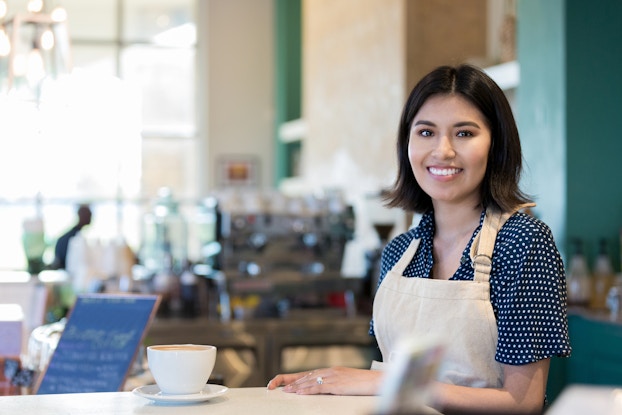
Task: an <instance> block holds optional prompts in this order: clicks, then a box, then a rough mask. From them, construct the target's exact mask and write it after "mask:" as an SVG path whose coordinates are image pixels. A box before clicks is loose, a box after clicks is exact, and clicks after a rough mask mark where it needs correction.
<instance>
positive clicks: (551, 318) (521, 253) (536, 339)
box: [491, 213, 571, 365]
mask: <svg viewBox="0 0 622 415" xmlns="http://www.w3.org/2000/svg"><path fill="white" fill-rule="evenodd" d="M491 289H492V290H491V302H492V304H493V308H494V309H495V313H496V316H497V327H498V334H499V339H498V343H497V351H496V355H495V359H496V360H497V361H498V362H500V363H505V364H512V365H520V364H527V363H532V362H535V361H538V360H541V359H545V358H549V357H553V356H569V355H570V351H571V348H570V341H569V337H568V320H567V311H566V280H565V271H564V265H563V262H562V259H561V256H560V254H559V251H558V250H557V247H556V245H555V241H554V239H553V236H552V233H551V231H550V229H549V228H548V226H547V225H546V224H544V223H543V222H541V221H540V220H538V219H536V218H533V217H531V216H528V215H525V214H523V213H519V214H516V215H514V216H512V217H511V218H510V219H509V220H508V222H507V223H506V224H505V225H504V226H503V228H502V229H501V231H500V232H499V235H498V237H497V242H496V244H495V251H494V253H493V271H492V274H491Z"/></svg>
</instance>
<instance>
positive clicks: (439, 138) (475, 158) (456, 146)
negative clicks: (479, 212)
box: [408, 94, 491, 207]
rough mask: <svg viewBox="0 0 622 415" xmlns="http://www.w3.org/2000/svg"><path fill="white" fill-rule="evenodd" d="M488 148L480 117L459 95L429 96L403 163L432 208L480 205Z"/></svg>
mask: <svg viewBox="0 0 622 415" xmlns="http://www.w3.org/2000/svg"><path fill="white" fill-rule="evenodd" d="M490 145H491V137H490V128H489V127H488V122H487V120H486V119H485V118H484V116H483V114H482V113H481V112H480V111H479V110H478V109H477V107H475V106H474V105H473V104H471V103H470V102H469V101H467V100H466V99H465V98H463V97H462V96H460V95H455V94H452V95H433V96H431V97H430V98H428V100H427V101H426V102H425V103H424V104H423V106H422V107H421V109H420V110H419V112H418V113H417V115H416V116H415V118H414V120H413V122H412V127H411V129H410V139H409V143H408V158H409V160H410V165H411V167H412V170H413V172H414V174H415V179H416V180H417V182H418V183H419V185H420V186H421V188H422V189H423V190H424V191H425V192H426V193H427V194H428V195H429V196H430V197H431V198H432V202H433V204H434V206H435V207H437V206H438V205H439V203H443V204H452V205H457V204H470V206H476V205H479V204H480V202H481V193H480V189H481V184H482V181H483V179H484V174H485V173H486V165H487V160H488V151H489V149H490Z"/></svg>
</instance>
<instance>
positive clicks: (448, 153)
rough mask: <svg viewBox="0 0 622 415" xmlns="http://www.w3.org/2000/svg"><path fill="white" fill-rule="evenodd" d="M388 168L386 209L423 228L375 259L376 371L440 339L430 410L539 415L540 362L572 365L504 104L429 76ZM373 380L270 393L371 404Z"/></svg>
mask: <svg viewBox="0 0 622 415" xmlns="http://www.w3.org/2000/svg"><path fill="white" fill-rule="evenodd" d="M397 154H398V163H399V167H398V169H399V170H398V175H397V179H396V182H395V185H394V187H393V189H392V190H391V191H390V193H389V196H388V199H387V201H388V205H389V206H392V207H400V208H403V209H404V210H407V211H412V212H417V213H421V214H422V216H421V220H420V222H419V223H418V225H417V226H416V227H413V228H412V229H410V230H409V231H407V232H405V233H403V234H401V235H399V236H397V237H396V238H395V239H394V240H392V241H391V242H390V243H389V244H388V245H387V246H386V248H385V249H384V251H383V254H382V263H381V275H380V282H379V285H378V290H377V293H376V297H375V299H374V312H373V321H372V324H371V330H370V332H371V334H373V335H375V336H376V339H377V341H378V345H379V347H380V350H381V352H382V355H383V360H385V361H387V360H388V359H389V355H390V353H391V352H392V351H394V350H395V348H396V344H397V343H398V342H399V340H400V339H401V338H402V337H404V336H429V335H436V336H442V337H443V338H444V340H445V345H446V348H445V355H444V360H443V363H442V364H441V367H440V370H439V373H438V376H437V380H436V382H435V385H434V389H433V390H434V398H433V399H434V401H433V403H432V405H433V406H434V407H435V408H437V409H439V410H441V411H447V412H456V411H458V412H472V413H487V412H488V413H541V412H542V411H543V405H544V402H545V391H546V382H547V376H548V370H549V362H550V358H551V357H553V356H569V354H570V344H569V339H568V328H567V316H566V283H565V274H564V266H563V263H562V260H561V257H560V255H559V252H558V250H557V248H556V245H555V241H554V240H553V237H552V234H551V231H550V229H549V228H548V226H547V225H546V224H544V223H543V222H541V221H540V220H538V219H536V218H534V217H532V216H530V215H528V214H525V213H522V212H520V209H521V208H522V207H524V206H526V205H527V204H528V203H529V202H530V200H529V198H528V197H527V196H526V195H525V194H524V193H522V191H521V190H520V188H519V180H520V174H521V163H522V154H521V147H520V141H519V135H518V130H517V127H516V123H515V121H514V117H513V115H512V111H511V108H510V106H509V103H508V102H507V100H506V98H505V95H504V93H503V91H501V89H500V88H499V87H498V86H497V85H496V84H495V83H494V81H492V79H490V78H489V77H488V76H487V75H486V74H485V73H484V72H483V71H481V70H480V69H478V68H475V67H473V66H469V65H461V66H458V67H449V66H443V67H439V68H437V69H435V70H433V71H432V72H431V73H429V74H428V75H426V76H425V77H424V78H423V79H422V80H421V81H420V82H419V83H418V84H417V85H416V86H415V88H414V89H413V91H412V92H411V94H410V96H409V98H408V100H407V102H406V105H405V107H404V109H403V113H402V117H401V120H400V125H399V132H398V140H397ZM382 375H383V374H382V372H381V371H378V370H363V369H352V368H343V367H333V368H324V369H318V370H315V371H313V372H311V373H308V372H305V373H296V374H289V375H277V376H276V377H275V378H274V379H272V380H271V381H270V383H269V384H268V388H270V389H274V388H276V387H278V386H283V385H284V388H283V390H284V391H286V392H295V393H299V394H316V393H329V394H350V395H367V394H375V393H378V390H379V386H380V382H381V380H382Z"/></svg>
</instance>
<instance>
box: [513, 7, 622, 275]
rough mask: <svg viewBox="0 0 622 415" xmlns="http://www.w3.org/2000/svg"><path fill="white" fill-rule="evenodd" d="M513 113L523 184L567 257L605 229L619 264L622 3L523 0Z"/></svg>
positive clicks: (589, 247) (592, 245)
mask: <svg viewBox="0 0 622 415" xmlns="http://www.w3.org/2000/svg"><path fill="white" fill-rule="evenodd" d="M518 60H519V63H520V68H521V83H520V87H519V88H518V91H517V102H516V108H517V110H516V111H517V120H518V123H519V128H520V131H521V137H522V140H523V146H524V153H525V161H526V176H525V183H524V184H525V190H526V191H527V192H529V193H531V194H533V195H534V196H535V198H536V202H537V203H538V207H537V209H536V210H535V212H536V214H537V215H538V216H540V217H541V219H543V220H544V221H545V222H546V223H547V224H549V226H551V228H552V229H553V232H554V234H555V237H556V240H557V243H558V246H559V248H560V250H561V251H562V253H563V254H564V258H565V260H566V263H568V255H569V254H570V241H571V239H572V238H576V237H578V238H581V239H583V241H584V246H585V248H586V249H585V250H586V253H587V255H588V258H589V260H590V264H592V263H593V258H594V256H595V254H596V250H597V246H598V241H599V239H601V238H606V239H607V240H608V242H609V245H610V251H611V252H612V254H613V257H614V266H615V269H616V270H618V271H619V270H620V230H621V229H622V185H621V184H620V179H621V178H622V173H621V172H620V164H622V163H621V162H620V160H621V156H622V137H621V134H620V129H621V128H620V121H618V120H621V119H622V81H621V79H622V77H621V74H622V2H621V1H619V0H600V1H598V2H590V3H588V2H586V1H582V0H547V1H541V0H519V2H518Z"/></svg>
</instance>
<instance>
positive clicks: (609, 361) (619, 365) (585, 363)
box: [547, 310, 622, 402]
mask: <svg viewBox="0 0 622 415" xmlns="http://www.w3.org/2000/svg"><path fill="white" fill-rule="evenodd" d="M568 331H569V334H570V343H571V346H572V355H571V356H570V357H569V358H553V359H552V361H551V369H550V372H549V381H548V387H547V396H548V398H549V402H552V401H553V400H555V398H557V396H558V395H559V394H560V392H561V391H562V389H564V388H565V387H566V386H568V385H571V384H583V385H607V386H622V320H621V319H617V320H611V319H610V318H609V316H608V314H606V313H594V312H589V311H583V310H569V314H568Z"/></svg>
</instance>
